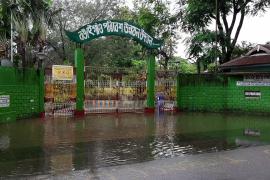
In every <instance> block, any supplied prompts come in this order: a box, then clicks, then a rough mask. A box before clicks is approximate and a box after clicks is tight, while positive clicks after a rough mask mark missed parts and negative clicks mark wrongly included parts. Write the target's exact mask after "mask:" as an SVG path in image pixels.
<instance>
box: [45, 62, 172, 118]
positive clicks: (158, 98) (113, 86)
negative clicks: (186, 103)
mask: <svg viewBox="0 0 270 180" xmlns="http://www.w3.org/2000/svg"><path fill="white" fill-rule="evenodd" d="M61 67H62V68H64V69H65V68H67V67H66V66H61ZM70 67H71V66H70ZM70 67H69V68H70ZM71 68H72V69H73V67H71ZM63 72H64V70H63ZM63 72H62V73H63ZM74 72H75V69H74ZM72 74H73V72H72ZM176 75H177V72H176V71H156V75H155V107H156V111H174V110H175V109H176V78H175V77H176ZM76 90H77V89H76V73H74V75H72V78H70V79H65V78H64V79H63V78H62V79H61V78H55V77H54V76H53V70H52V69H47V70H46V71H45V115H46V116H73V115H74V112H75V109H76V98H77V92H76ZM146 107H147V73H146V70H135V69H132V68H107V67H103V68H102V67H92V66H86V67H85V69H84V105H83V109H84V111H85V113H86V114H91V113H122V112H135V113H138V112H141V113H142V112H144V110H145V108H146Z"/></svg>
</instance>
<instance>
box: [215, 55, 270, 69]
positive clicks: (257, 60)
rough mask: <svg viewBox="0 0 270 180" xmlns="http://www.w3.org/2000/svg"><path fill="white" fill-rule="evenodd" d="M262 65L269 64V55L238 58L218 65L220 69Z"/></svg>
mask: <svg viewBox="0 0 270 180" xmlns="http://www.w3.org/2000/svg"><path fill="white" fill-rule="evenodd" d="M263 64H270V54H267V55H255V56H243V57H239V58H236V59H233V60H231V61H229V62H226V63H224V64H222V65H220V67H221V68H225V67H232V66H248V65H263Z"/></svg>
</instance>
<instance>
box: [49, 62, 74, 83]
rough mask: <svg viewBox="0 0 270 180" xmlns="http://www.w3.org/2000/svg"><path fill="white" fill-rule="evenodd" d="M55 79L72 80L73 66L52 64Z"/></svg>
mask: <svg viewBox="0 0 270 180" xmlns="http://www.w3.org/2000/svg"><path fill="white" fill-rule="evenodd" d="M52 77H53V80H72V79H73V66H62V65H53V66H52Z"/></svg>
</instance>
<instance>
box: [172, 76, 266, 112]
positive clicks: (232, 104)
mask: <svg viewBox="0 0 270 180" xmlns="http://www.w3.org/2000/svg"><path fill="white" fill-rule="evenodd" d="M242 80H243V77H242V76H223V75H179V77H178V83H179V93H178V102H177V103H178V107H179V108H180V110H189V111H225V110H229V111H248V112H270V87H242V86H236V82H237V81H242ZM245 91H260V92H261V98H258V99H247V98H246V97H245Z"/></svg>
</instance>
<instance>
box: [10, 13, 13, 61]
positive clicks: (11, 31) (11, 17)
mask: <svg viewBox="0 0 270 180" xmlns="http://www.w3.org/2000/svg"><path fill="white" fill-rule="evenodd" d="M10 61H11V62H12V63H13V15H12V9H11V11H10Z"/></svg>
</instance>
